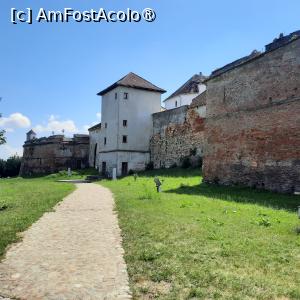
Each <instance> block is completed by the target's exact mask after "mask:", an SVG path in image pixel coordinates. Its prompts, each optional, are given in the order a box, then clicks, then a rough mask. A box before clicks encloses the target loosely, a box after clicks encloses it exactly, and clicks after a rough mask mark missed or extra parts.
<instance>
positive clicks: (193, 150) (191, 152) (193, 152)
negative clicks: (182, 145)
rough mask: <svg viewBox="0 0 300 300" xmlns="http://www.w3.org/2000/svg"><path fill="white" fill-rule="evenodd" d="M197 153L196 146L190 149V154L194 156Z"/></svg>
mask: <svg viewBox="0 0 300 300" xmlns="http://www.w3.org/2000/svg"><path fill="white" fill-rule="evenodd" d="M196 154H197V148H193V149H190V155H191V156H195V155H196Z"/></svg>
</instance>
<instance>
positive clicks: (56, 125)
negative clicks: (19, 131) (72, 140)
mask: <svg viewBox="0 0 300 300" xmlns="http://www.w3.org/2000/svg"><path fill="white" fill-rule="evenodd" d="M33 130H34V131H35V132H37V133H39V132H52V131H54V132H55V133H56V134H60V133H61V132H62V130H64V131H65V133H75V132H77V127H76V125H75V123H74V121H72V120H59V117H58V116H54V115H51V116H50V117H49V119H48V122H47V124H45V125H37V126H35V127H34V128H33Z"/></svg>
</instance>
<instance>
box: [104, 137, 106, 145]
mask: <svg viewBox="0 0 300 300" xmlns="http://www.w3.org/2000/svg"><path fill="white" fill-rule="evenodd" d="M104 145H106V137H105V138H104Z"/></svg>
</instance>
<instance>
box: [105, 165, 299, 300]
mask: <svg viewBox="0 0 300 300" xmlns="http://www.w3.org/2000/svg"><path fill="white" fill-rule="evenodd" d="M154 175H159V178H160V179H163V180H164V182H163V186H162V188H163V192H162V193H160V194H158V193H156V192H155V186H154V182H153V177H154ZM201 180H202V178H201V177H200V174H199V171H197V170H180V169H172V170H162V171H151V172H145V173H143V174H140V175H139V177H138V179H137V181H136V182H135V181H134V178H133V177H132V176H129V177H126V178H123V179H121V180H118V181H102V182H101V184H103V185H104V186H106V187H108V188H110V189H111V190H112V191H113V193H114V195H115V198H116V206H117V207H116V209H117V211H118V214H119V222H120V226H121V229H122V235H123V245H124V248H125V259H126V262H127V266H128V272H129V276H130V284H131V289H132V291H133V294H134V298H135V299H153V298H157V299H174V300H175V299H176V300H178V299H300V235H297V233H296V231H295V228H296V227H297V226H299V225H300V222H299V220H298V218H297V215H296V207H297V205H300V198H299V196H288V195H279V194H274V193H269V192H263V191H256V190H251V189H248V188H239V187H235V188H229V187H219V186H210V185H206V184H200V182H201Z"/></svg>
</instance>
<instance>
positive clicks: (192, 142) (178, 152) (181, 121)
mask: <svg viewBox="0 0 300 300" xmlns="http://www.w3.org/2000/svg"><path fill="white" fill-rule="evenodd" d="M204 118H205V105H200V106H196V105H191V106H182V107H179V108H175V109H171V110H167V111H164V112H160V113H156V114H153V136H152V138H151V142H150V160H151V161H152V162H153V163H154V168H161V167H166V168H169V167H171V166H173V165H175V164H176V165H177V166H180V165H181V164H182V160H183V158H185V157H190V159H191V162H192V163H193V164H196V163H199V158H200V157H202V153H203V148H204V145H205V141H204Z"/></svg>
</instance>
